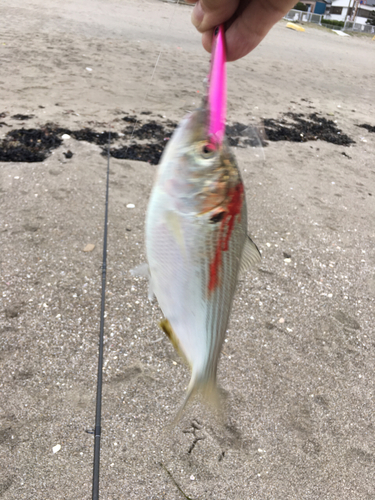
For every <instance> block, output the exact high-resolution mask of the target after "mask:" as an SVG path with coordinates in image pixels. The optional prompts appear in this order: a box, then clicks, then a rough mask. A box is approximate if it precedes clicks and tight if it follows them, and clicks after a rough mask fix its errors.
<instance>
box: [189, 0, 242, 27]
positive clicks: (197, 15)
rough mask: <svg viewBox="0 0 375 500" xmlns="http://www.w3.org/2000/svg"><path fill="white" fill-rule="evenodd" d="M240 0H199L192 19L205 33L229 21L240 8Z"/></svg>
mask: <svg viewBox="0 0 375 500" xmlns="http://www.w3.org/2000/svg"><path fill="white" fill-rule="evenodd" d="M238 4H239V0H199V1H198V2H197V3H196V4H195V6H194V9H193V12H192V15H191V20H192V23H193V24H194V26H195V27H196V28H197V30H198V31H200V32H201V33H203V32H204V31H208V30H210V29H212V28H214V27H215V26H217V25H218V24H221V23H224V22H225V21H228V19H230V18H231V17H232V16H233V14H234V13H235V12H236V10H237V8H238Z"/></svg>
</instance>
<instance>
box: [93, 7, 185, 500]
mask: <svg viewBox="0 0 375 500" xmlns="http://www.w3.org/2000/svg"><path fill="white" fill-rule="evenodd" d="M179 3H180V0H177V2H176V5H175V8H174V10H173V12H172V16H171V18H170V20H169V27H170V25H171V23H172V20H173V16H174V13H175V10H176V6H177V5H178V4H179ZM161 53H162V49H161V50H160V52H159V55H158V57H157V60H156V63H155V65H154V69H153V71H152V75H151V79H150V82H149V85H150V84H151V82H152V80H153V78H154V74H155V71H156V68H157V66H158V63H159V59H160V56H161ZM147 97H148V93H146V95H145V97H144V101H145V100H146V99H147ZM137 124H138V120H137V121H136V123H135V124H134V127H133V130H132V134H131V138H132V137H133V134H134V130H135V127H136V126H137ZM110 148H111V131H110V130H109V132H108V148H107V177H106V195H105V214H104V235H103V261H102V293H101V308H100V329H99V354H98V377H97V389H96V415H95V429H94V430H93V431H90V434H93V435H94V440H95V441H94V467H93V479H92V500H99V471H100V438H101V414H102V385H103V355H104V311H105V288H106V276H107V236H108V199H109V167H110V156H111V152H110ZM128 148H129V145H128Z"/></svg>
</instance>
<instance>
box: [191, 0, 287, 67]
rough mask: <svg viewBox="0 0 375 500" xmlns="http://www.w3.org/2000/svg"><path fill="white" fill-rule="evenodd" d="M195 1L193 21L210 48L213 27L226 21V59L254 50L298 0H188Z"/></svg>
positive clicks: (241, 55) (239, 56)
mask: <svg viewBox="0 0 375 500" xmlns="http://www.w3.org/2000/svg"><path fill="white" fill-rule="evenodd" d="M186 1H188V2H189V3H195V6H194V9H193V13H192V16H191V17H192V22H193V24H194V26H195V27H196V28H197V30H198V31H200V32H201V33H202V44H203V47H204V48H205V49H206V50H207V51H208V52H211V45H212V31H213V28H214V27H215V26H217V25H218V24H222V23H224V24H225V29H226V32H225V41H226V48H227V60H228V61H235V60H236V59H240V58H241V57H243V56H245V55H246V54H248V53H249V52H250V51H252V50H253V49H254V48H255V47H256V46H257V45H258V43H260V42H261V41H262V40H263V38H264V37H265V36H266V35H267V33H268V31H269V30H270V29H271V28H272V26H273V25H274V24H276V23H277V21H279V20H280V19H281V18H282V17H283V16H284V15H285V14H286V13H287V12H288V11H289V10H290V9H291V8H292V7H294V5H295V3H296V0H186Z"/></svg>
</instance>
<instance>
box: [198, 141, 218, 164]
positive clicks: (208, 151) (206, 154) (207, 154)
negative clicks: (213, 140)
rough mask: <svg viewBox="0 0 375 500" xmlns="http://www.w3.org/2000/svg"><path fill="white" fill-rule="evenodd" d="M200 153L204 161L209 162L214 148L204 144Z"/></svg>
mask: <svg viewBox="0 0 375 500" xmlns="http://www.w3.org/2000/svg"><path fill="white" fill-rule="evenodd" d="M200 153H201V156H202V157H203V158H204V159H205V160H209V159H210V158H213V157H214V156H215V148H214V146H213V145H212V144H210V143H205V144H203V146H202V149H201V152H200Z"/></svg>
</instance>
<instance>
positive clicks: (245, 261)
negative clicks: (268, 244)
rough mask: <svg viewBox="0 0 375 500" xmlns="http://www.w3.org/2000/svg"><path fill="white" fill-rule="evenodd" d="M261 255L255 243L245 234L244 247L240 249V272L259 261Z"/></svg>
mask: <svg viewBox="0 0 375 500" xmlns="http://www.w3.org/2000/svg"><path fill="white" fill-rule="evenodd" d="M260 259H261V255H260V252H259V250H258V247H257V246H256V244H255V243H254V242H253V241H252V240H251V239H250V236H246V241H245V245H244V248H243V250H242V257H241V264H240V273H243V272H245V271H247V270H248V269H250V268H251V267H252V266H255V265H256V264H258V263H259V262H260Z"/></svg>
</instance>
